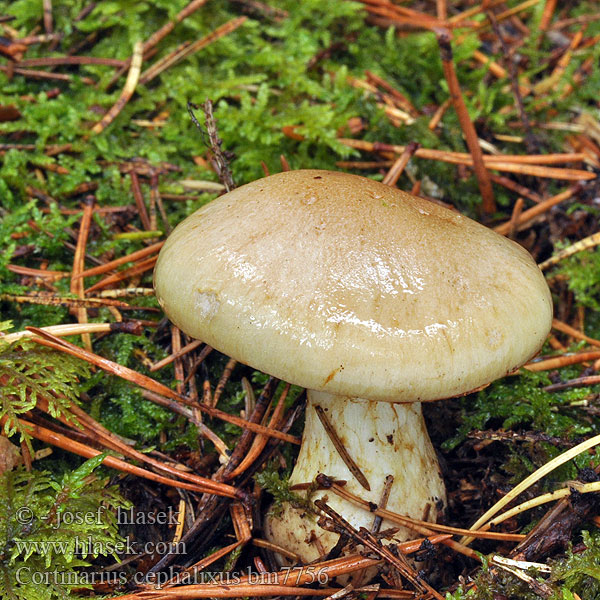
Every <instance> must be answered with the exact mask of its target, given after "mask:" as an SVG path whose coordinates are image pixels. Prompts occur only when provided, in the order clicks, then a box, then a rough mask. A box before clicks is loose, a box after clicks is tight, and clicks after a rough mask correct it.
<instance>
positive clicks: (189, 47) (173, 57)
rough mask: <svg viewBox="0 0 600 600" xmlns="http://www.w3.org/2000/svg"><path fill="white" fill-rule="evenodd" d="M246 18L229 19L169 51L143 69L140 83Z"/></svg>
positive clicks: (222, 34)
mask: <svg viewBox="0 0 600 600" xmlns="http://www.w3.org/2000/svg"><path fill="white" fill-rule="evenodd" d="M246 20H247V17H237V18H235V19H232V20H231V21H228V22H227V23H225V24H224V25H221V26H220V27H218V28H217V29H215V30H214V31H213V32H212V33H209V34H208V35H207V36H205V37H203V38H201V39H199V40H196V41H195V42H192V43H190V44H186V45H185V47H183V48H182V47H181V46H180V47H178V48H177V49H176V51H175V52H174V53H171V54H170V55H168V56H167V57H165V58H163V59H161V60H159V61H158V62H156V63H155V64H153V65H152V66H151V67H149V68H148V69H146V71H144V72H143V73H142V75H141V77H140V83H142V84H144V85H145V84H147V83H149V82H150V81H152V80H153V79H154V78H155V77H157V76H158V75H160V74H161V73H162V72H163V71H165V70H166V69H168V68H169V67H172V66H173V65H174V64H177V63H178V62H180V61H182V60H183V59H185V58H187V57H188V56H191V55H192V54H194V53H195V52H198V50H201V49H202V48H205V47H206V46H208V45H210V44H212V43H213V42H216V41H217V40H218V39H220V38H222V37H224V36H226V35H228V34H229V33H231V32H232V31H235V30H236V29H237V28H238V27H240V26H241V25H242V24H243V23H245V22H246ZM134 58H135V55H134ZM132 64H133V63H132Z"/></svg>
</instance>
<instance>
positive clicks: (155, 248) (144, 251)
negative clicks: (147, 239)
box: [73, 242, 164, 279]
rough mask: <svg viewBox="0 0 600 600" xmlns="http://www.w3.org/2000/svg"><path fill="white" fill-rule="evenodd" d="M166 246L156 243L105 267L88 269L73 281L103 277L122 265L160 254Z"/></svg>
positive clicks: (108, 263)
mask: <svg viewBox="0 0 600 600" xmlns="http://www.w3.org/2000/svg"><path fill="white" fill-rule="evenodd" d="M163 245H164V242H156V243H155V244H152V245H151V246H148V247H147V248H143V249H142V250H137V251H136V252H132V253H131V254H127V255H126V256H121V257H120V258H115V259H114V260H111V261H110V262H107V263H104V264H103V265H99V266H97V267H92V268H91V269H87V270H86V271H82V272H81V273H79V274H78V275H76V276H74V277H73V279H77V278H79V277H93V276H94V275H102V274H104V273H107V272H108V271H112V270H114V269H116V268H117V267H120V266H121V265H123V264H125V263H128V262H135V261H137V260H139V259H140V258H146V256H148V255H149V254H155V253H156V252H158V251H159V250H160V249H161V248H162V247H163Z"/></svg>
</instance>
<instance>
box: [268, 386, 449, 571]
mask: <svg viewBox="0 0 600 600" xmlns="http://www.w3.org/2000/svg"><path fill="white" fill-rule="evenodd" d="M315 406H320V407H322V409H323V410H324V411H325V414H326V415H327V417H328V419H329V421H330V422H331V424H332V425H333V427H334V429H335V431H336V433H337V435H338V437H339V438H340V441H341V442H342V443H343V445H344V447H345V448H346V450H347V451H348V453H349V454H350V456H351V457H352V459H353V460H354V462H355V463H356V464H357V465H358V467H359V468H360V470H361V471H362V473H363V474H364V475H365V477H366V479H367V481H368V482H369V486H370V488H371V489H370V491H369V490H366V489H365V488H364V487H363V486H362V485H361V484H360V483H359V481H358V480H357V479H356V478H355V477H354V476H353V474H352V473H351V471H350V469H349V468H348V466H347V465H346V463H345V462H344V461H343V460H342V458H341V456H340V454H339V452H338V451H337V450H336V448H335V446H334V445H333V443H332V441H331V439H330V437H329V435H328V434H327V432H326V431H325V429H324V427H323V425H322V423H321V421H320V419H319V417H318V415H317V412H316V410H315ZM319 473H325V474H326V475H328V476H330V477H333V478H334V479H343V480H345V481H347V483H346V489H347V490H348V491H349V492H352V493H353V494H356V495H357V496H360V497H361V498H362V499H364V500H368V501H370V502H373V503H375V504H379V502H380V500H381V496H382V492H383V489H384V483H385V479H386V477H387V476H388V475H392V477H393V478H394V482H393V484H392V487H391V493H390V495H389V499H388V502H387V508H388V509H389V510H391V511H393V512H397V513H399V514H402V515H408V516H410V517H413V518H416V519H426V520H429V521H435V519H436V517H437V513H438V511H439V507H440V506H442V505H443V504H445V497H446V496H445V489H444V483H443V481H442V477H441V475H440V471H439V464H438V461H437V458H436V454H435V451H434V449H433V446H432V445H431V441H430V439H429V436H428V434H427V429H426V427H425V422H424V420H423V415H422V413H421V404H420V403H418V402H415V403H410V404H392V403H390V402H373V401H370V400H362V399H357V398H348V397H341V396H334V395H332V394H328V393H325V392H316V391H312V390H309V392H308V405H307V408H306V424H305V427H304V434H303V437H302V446H301V448H300V454H299V455H298V460H297V462H296V466H295V468H294V471H293V473H292V475H291V477H290V485H297V484H300V483H306V482H312V481H313V480H314V478H315V477H316V476H317V475H318V474H319ZM324 496H327V503H328V504H329V506H331V507H332V508H333V509H334V510H335V511H337V512H338V513H339V514H341V515H342V516H343V517H344V518H345V519H346V520H347V521H348V522H349V523H350V524H351V525H353V526H354V527H356V528H358V527H366V528H369V529H370V528H371V526H372V524H373V519H374V516H373V514H372V513H370V512H368V511H365V510H363V509H361V508H359V507H357V506H355V505H354V504H352V503H350V502H348V501H347V500H344V499H342V498H340V497H339V496H336V495H335V494H332V493H331V492H330V493H328V492H327V491H326V490H324V491H319V492H317V493H316V494H315V495H314V496H313V499H317V498H323V497H324ZM388 527H397V526H396V525H394V524H392V523H389V522H387V521H384V522H383V524H382V529H386V528H388ZM265 529H266V534H267V537H268V538H269V539H270V540H271V541H272V542H274V543H276V544H278V545H280V546H282V547H284V548H286V549H287V550H289V551H291V552H294V553H295V554H297V555H298V556H299V557H300V558H301V560H302V561H303V562H310V561H313V560H315V559H316V558H318V557H319V556H321V555H322V554H324V553H325V552H327V551H329V550H330V549H331V548H332V547H333V546H334V545H335V543H336V542H337V539H338V534H335V533H331V532H328V531H325V530H324V529H321V528H320V527H319V526H318V525H317V523H316V519H315V518H312V517H311V516H310V515H307V514H306V513H305V512H304V511H302V510H301V509H297V508H292V507H290V506H285V507H284V509H283V514H282V515H280V516H277V517H274V516H269V517H268V518H267V520H266V523H265ZM411 537H415V535H414V534H412V533H411V532H410V531H408V530H406V529H401V530H400V531H398V533H397V534H396V535H395V539H396V541H404V540H407V539H410V538H411Z"/></svg>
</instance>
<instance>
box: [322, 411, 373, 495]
mask: <svg viewBox="0 0 600 600" xmlns="http://www.w3.org/2000/svg"><path fill="white" fill-rule="evenodd" d="M314 408H315V412H316V413H317V417H319V421H321V425H323V429H325V431H326V432H327V436H328V437H329V439H330V440H331V443H332V444H333V445H334V447H335V449H336V450H337V452H338V454H339V455H340V458H341V459H342V460H343V461H344V464H345V465H346V466H347V467H348V469H349V471H350V473H352V475H354V478H355V479H356V481H358V483H360V485H362V486H363V487H364V488H365V490H368V491H370V490H371V486H370V485H369V481H368V479H367V478H366V477H365V474H364V473H363V472H362V471H361V469H360V467H359V466H358V464H357V463H356V461H355V460H354V459H353V458H352V457H351V456H350V453H349V452H348V450H347V449H346V447H345V446H344V444H343V442H342V440H341V439H340V436H339V435H338V434H337V432H336V430H335V427H334V426H333V425H332V423H331V421H330V420H329V417H328V416H327V413H326V412H325V410H324V409H323V407H322V406H319V405H318V404H315V406H314Z"/></svg>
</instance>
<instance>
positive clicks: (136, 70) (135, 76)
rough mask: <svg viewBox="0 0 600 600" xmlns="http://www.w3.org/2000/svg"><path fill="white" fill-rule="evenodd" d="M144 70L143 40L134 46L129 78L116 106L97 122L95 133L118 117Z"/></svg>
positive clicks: (101, 130) (102, 129) (94, 128)
mask: <svg viewBox="0 0 600 600" xmlns="http://www.w3.org/2000/svg"><path fill="white" fill-rule="evenodd" d="M141 70H142V42H136V43H135V45H134V47H133V58H132V60H131V68H130V69H129V73H128V74H127V80H126V81H125V87H124V88H123V91H122V92H121V95H120V96H119V99H118V100H117V101H116V102H115V104H114V106H113V107H112V108H111V109H110V110H109V111H108V112H107V113H106V114H105V115H104V116H103V117H102V119H101V120H100V121H99V122H98V123H96V124H95V125H94V126H93V127H92V129H91V132H92V133H93V134H95V135H98V134H99V133H102V132H103V131H104V130H105V129H106V128H107V127H108V126H109V125H110V124H111V123H112V122H113V121H114V120H115V118H116V117H117V115H118V114H119V113H120V112H121V111H122V110H123V108H124V107H125V105H126V104H127V102H129V99H130V98H131V96H133V92H135V88H136V86H137V84H138V80H139V78H140V72H141Z"/></svg>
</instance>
